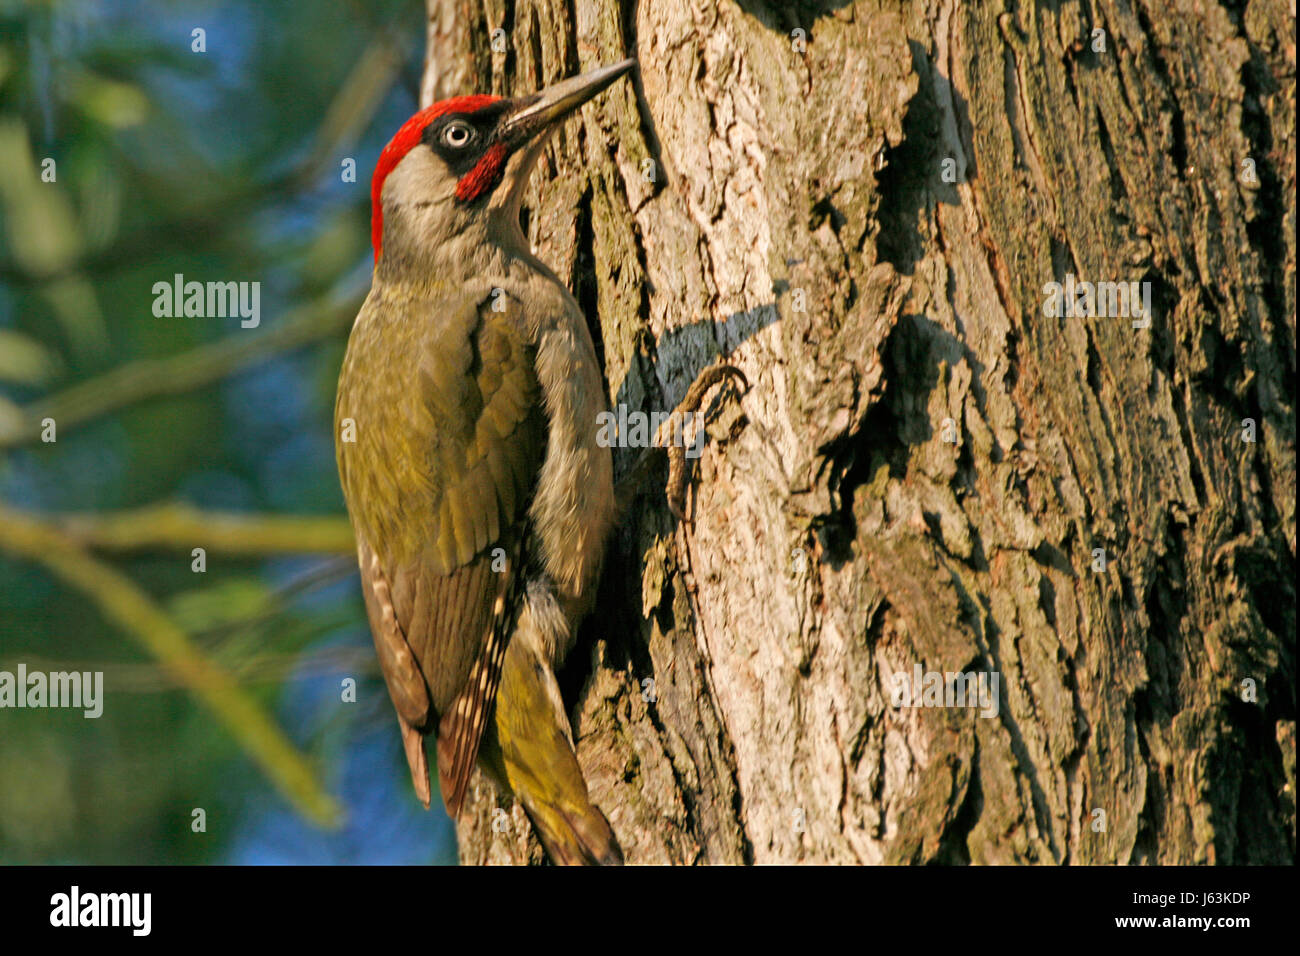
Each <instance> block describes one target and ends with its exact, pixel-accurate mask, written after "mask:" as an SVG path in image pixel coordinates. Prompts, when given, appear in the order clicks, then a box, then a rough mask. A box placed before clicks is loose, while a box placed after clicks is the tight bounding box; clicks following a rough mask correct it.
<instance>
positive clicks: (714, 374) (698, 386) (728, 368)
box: [664, 361, 749, 521]
mask: <svg viewBox="0 0 1300 956" xmlns="http://www.w3.org/2000/svg"><path fill="white" fill-rule="evenodd" d="M728 379H731V380H732V381H733V384H737V386H738V387H739V388H740V390H741V392H742V393H743V392H746V391H748V390H749V379H747V378H745V373H744V372H742V371H741V370H740V369H738V368H736V366H734V365H729V364H727V363H726V362H722V361H718V362H715V363H714V364H713V365H710V366H709V367H708V368H706V369H704V371H702V372H700V374H699V375H697V376H696V378H695V381H694V382H692V383H691V387H690V388H688V389H687V390H686V397H685V398H683V399H682V400H681V402H680V403H678V405H677V407H676V408H675V409H673V414H672V416H671V417H672V419H674V420H679V419H678V415H682V416H683V418H682V419H680V420H683V421H684V420H687V419H686V418H685V416H688V415H693V414H695V413H696V412H698V411H699V410H700V406H701V405H703V404H704V398H705V396H706V395H708V393H709V390H710V389H711V388H713V386H715V385H718V384H720V383H722V382H724V381H727V380H728ZM699 427H700V428H703V427H704V425H703V423H701V424H700V425H699ZM689 481H690V477H689V471H688V469H687V467H686V444H685V442H683V443H682V444H680V445H678V444H671V445H668V482H667V484H666V485H665V487H664V494H665V495H666V496H667V498H668V510H669V511H671V512H672V513H673V515H674V516H675V517H676V518H677V519H678V520H680V521H689V520H690V519H689V518H687V516H686V488H687V485H688V484H689Z"/></svg>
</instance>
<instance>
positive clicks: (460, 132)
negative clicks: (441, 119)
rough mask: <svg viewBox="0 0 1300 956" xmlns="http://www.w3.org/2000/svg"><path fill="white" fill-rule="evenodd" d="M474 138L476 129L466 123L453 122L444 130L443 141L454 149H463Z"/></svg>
mask: <svg viewBox="0 0 1300 956" xmlns="http://www.w3.org/2000/svg"><path fill="white" fill-rule="evenodd" d="M473 138H474V130H473V129H471V128H470V127H468V126H466V125H465V124H464V123H451V124H449V125H448V126H447V128H446V129H444V130H443V131H442V141H443V143H445V144H446V145H448V146H450V147H451V148H452V149H461V148H462V147H464V146H468V145H469V141H470V140H472V139H473Z"/></svg>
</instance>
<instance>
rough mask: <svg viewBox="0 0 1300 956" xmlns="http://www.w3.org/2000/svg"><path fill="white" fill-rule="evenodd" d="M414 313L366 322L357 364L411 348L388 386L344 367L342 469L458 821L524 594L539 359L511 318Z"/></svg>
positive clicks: (540, 417)
mask: <svg viewBox="0 0 1300 956" xmlns="http://www.w3.org/2000/svg"><path fill="white" fill-rule="evenodd" d="M511 304H512V305H514V303H511ZM516 308H517V306H516ZM411 311H412V312H413V313H414V314H410V315H407V316H403V317H402V318H403V319H406V320H407V322H408V323H409V324H403V323H402V322H401V321H399V322H398V323H395V324H390V325H389V326H388V327H387V328H386V329H383V330H380V329H377V328H375V327H374V325H373V323H372V324H371V326H369V327H367V326H366V325H365V324H364V322H363V320H364V311H363V316H362V317H361V318H359V319H358V324H357V328H356V330H355V331H354V334H353V342H351V343H350V344H349V356H348V359H349V360H351V359H353V354H352V352H353V349H354V348H356V349H358V350H359V352H358V355H357V358H358V359H360V358H361V356H362V355H363V354H364V353H365V351H366V350H368V349H370V350H373V349H376V348H377V347H379V346H383V347H385V348H387V349H389V350H391V349H396V350H397V352H391V351H390V352H389V353H388V354H390V355H392V356H393V361H392V362H391V363H390V366H391V368H392V369H394V371H393V372H392V373H390V374H389V375H387V376H386V377H385V378H384V379H383V380H375V379H374V378H373V376H372V377H371V378H370V379H369V380H367V381H364V382H363V381H362V380H360V379H359V378H357V377H355V376H350V375H349V371H350V368H356V367H360V368H366V367H371V368H373V367H374V364H375V363H373V362H372V363H368V365H367V364H366V363H362V362H357V363H356V364H355V365H353V363H352V362H351V361H345V368H344V375H343V377H342V378H341V380H340V392H339V409H338V411H337V413H336V414H337V415H338V416H339V417H345V411H346V410H345V409H344V401H345V396H346V400H347V401H348V403H349V406H350V407H354V408H364V409H366V410H367V416H366V420H365V421H364V422H363V421H362V420H360V419H358V420H357V422H356V441H355V443H354V444H352V446H351V447H347V446H345V445H344V444H340V446H339V449H340V450H339V459H340V474H341V476H342V478H343V484H344V491H345V494H346V495H347V498H348V504H349V510H350V511H351V512H352V517H353V524H354V526H355V527H356V530H357V537H358V546H359V548H360V549H361V552H362V560H361V574H362V583H363V588H364V589H365V591H366V603H367V609H368V612H369V617H370V623H371V629H372V632H373V633H374V637H375V644H376V649H377V650H378V652H379V659H380V663H381V666H382V667H383V669H384V675H385V678H386V680H387V682H388V686H389V692H390V695H391V696H392V698H393V703H394V705H395V706H396V708H397V711H398V715H399V717H400V718H401V721H402V725H403V733H404V734H407V731H408V728H409V727H413V728H415V729H416V730H420V731H423V732H429V731H435V732H436V734H437V737H438V776H439V778H440V782H441V787H442V794H443V800H444V802H445V803H446V805H447V809H448V811H449V812H450V813H451V814H452V816H453V817H455V816H456V815H457V813H458V812H459V810H460V805H461V802H462V801H463V799H464V794H465V789H466V787H467V785H468V783H469V778H470V776H471V774H472V773H473V769H474V763H475V758H476V756H477V753H478V746H479V741H480V740H481V738H482V735H483V730H484V727H485V726H486V723H487V719H488V717H489V716H490V714H491V711H492V705H493V702H494V700H495V697H496V690H497V685H498V682H499V680H500V673H501V662H502V660H503V658H504V655H505V649H506V644H507V642H508V640H509V636H510V634H509V629H510V626H511V624H512V622H513V613H514V610H515V606H516V603H517V600H518V597H519V594H518V589H519V588H520V587H521V586H522V581H523V573H522V571H523V568H522V565H523V561H524V557H523V544H524V542H525V540H526V518H527V506H528V502H529V500H530V498H531V494H532V490H533V487H534V484H535V482H536V478H537V474H538V472H539V470H540V468H541V464H542V459H543V456H544V454H545V442H546V419H545V415H544V413H543V410H542V405H541V396H540V389H539V387H538V383H537V374H536V369H535V367H534V356H533V350H532V348H531V347H530V346H528V345H527V344H526V343H525V342H524V340H523V337H522V336H521V335H520V334H519V332H518V330H517V329H516V327H515V326H514V324H513V322H511V321H510V320H509V319H508V317H507V315H506V314H504V313H499V312H494V311H492V309H491V308H490V307H489V304H488V303H487V302H485V303H481V304H480V303H474V302H470V301H466V302H465V303H464V304H463V305H462V306H460V307H459V308H451V309H446V310H442V311H443V315H441V316H438V317H435V318H433V319H430V317H429V316H428V315H427V314H425V315H419V314H418V313H419V312H420V311H422V310H420V309H419V308H418V307H413V308H412V310H411ZM516 314H517V313H516ZM420 323H425V324H423V325H421V324H420ZM413 331H414V332H420V333H422V334H419V335H418V336H413V335H411V334H410V333H411V332H413ZM404 333H405V334H404ZM380 336H383V338H382V339H381V338H380ZM371 354H374V353H373V352H372V353H371ZM403 373H404V374H403ZM345 382H347V383H348V385H349V387H348V388H347V389H346V390H345V387H344V383H345ZM361 388H364V389H365V390H366V391H365V393H364V394H362V393H361V392H360V391H359V389H361ZM367 550H369V551H372V552H373V555H374V558H373V560H370V561H367V560H366V553H365V552H366V551H367ZM422 686H423V687H427V697H426V698H424V699H423V700H421V696H420V694H419V689H420V688H421V687H422ZM407 755H408V759H410V760H411V763H412V767H411V769H412V774H413V776H414V777H415V778H416V788H417V791H419V790H420V789H421V781H420V779H419V778H421V777H423V778H424V780H425V783H424V785H423V786H424V794H427V786H428V785H427V768H426V767H425V766H424V765H423V763H422V759H423V754H422V752H421V753H420V754H419V755H418V760H417V757H416V756H413V754H412V747H411V746H410V745H409V743H408V747H407ZM417 762H419V763H420V765H419V766H417ZM422 796H423V794H422ZM423 798H424V799H426V800H427V796H423Z"/></svg>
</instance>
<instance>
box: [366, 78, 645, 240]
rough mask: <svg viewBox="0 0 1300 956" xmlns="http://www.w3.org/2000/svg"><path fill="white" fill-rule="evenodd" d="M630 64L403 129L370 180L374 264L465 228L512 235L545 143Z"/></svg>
mask: <svg viewBox="0 0 1300 956" xmlns="http://www.w3.org/2000/svg"><path fill="white" fill-rule="evenodd" d="M635 64H636V61H635V60H624V61H623V62H621V63H615V64H614V65H613V66H606V67H602V68H601V69H598V70H593V71H591V72H590V73H584V74H583V75H582V76H577V77H574V78H572V79H568V80H565V81H563V82H561V83H557V84H555V85H554V86H551V87H548V88H547V89H545V90H542V91H541V92H540V93H534V94H532V95H531V96H522V97H518V98H515V99H503V98H501V97H497V96H459V97H455V98H453V99H448V100H442V101H441V102H438V103H435V104H433V105H432V106H430V107H427V108H425V109H423V110H420V112H418V113H416V114H415V115H414V116H412V117H411V118H410V119H409V120H407V121H406V122H405V123H404V124H403V125H402V128H401V129H399V130H398V131H397V134H396V135H395V136H394V137H393V138H392V139H391V140H390V141H389V143H388V145H387V146H385V147H384V150H383V152H382V153H380V154H379V161H378V163H376V165H375V175H374V178H373V179H372V180H371V186H370V200H371V226H370V228H371V240H372V242H373V243H374V247H375V262H376V263H377V264H378V263H379V262H380V261H381V259H383V258H384V257H385V256H389V257H393V256H399V255H400V256H403V257H410V258H413V259H423V258H425V257H426V256H427V255H429V254H430V253H431V252H432V251H435V250H436V249H437V248H438V247H439V246H440V245H441V244H442V243H444V242H446V241H447V240H448V239H451V238H453V237H455V236H456V235H458V234H461V233H463V232H465V231H466V229H467V228H469V227H470V226H472V225H475V224H477V225H480V226H482V227H483V228H486V229H489V230H490V229H492V228H493V227H496V228H497V229H500V230H505V231H506V232H507V233H509V232H510V231H511V230H513V233H516V234H517V233H518V232H519V202H520V199H521V197H522V195H523V190H524V186H525V185H526V184H527V181H528V175H529V173H530V172H531V171H532V168H533V165H534V164H535V162H536V160H537V157H538V155H539V154H540V153H541V149H542V146H543V145H544V144H545V141H546V135H547V133H548V132H550V131H551V130H552V129H554V128H555V127H556V126H558V125H559V124H560V122H562V121H563V120H564V118H565V117H566V116H568V115H569V114H570V113H572V112H573V111H574V110H575V109H577V108H578V107H579V106H581V105H582V104H583V103H585V102H586V101H587V100H589V99H591V98H592V97H593V96H595V95H596V94H597V93H599V92H600V91H601V90H603V89H605V88H606V87H607V86H609V85H610V84H611V83H613V82H614V81H615V80H616V79H618V78H619V77H620V76H622V75H623V74H624V73H626V72H628V70H630V69H631V68H632V67H633V66H634V65H635Z"/></svg>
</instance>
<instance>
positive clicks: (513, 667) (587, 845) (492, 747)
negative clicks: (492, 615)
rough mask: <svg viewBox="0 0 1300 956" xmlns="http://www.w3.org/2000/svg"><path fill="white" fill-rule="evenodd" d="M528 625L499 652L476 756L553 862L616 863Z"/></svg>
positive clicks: (614, 844) (615, 850) (610, 836)
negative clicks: (497, 677) (492, 699)
mask: <svg viewBox="0 0 1300 956" xmlns="http://www.w3.org/2000/svg"><path fill="white" fill-rule="evenodd" d="M529 630H530V629H528V628H527V627H521V628H520V629H519V630H518V631H517V632H516V633H515V635H514V637H513V638H512V639H511V641H510V646H509V648H507V650H506V657H505V661H504V663H503V665H502V670H501V688H500V690H499V692H498V693H497V701H496V714H495V717H494V720H493V722H492V724H491V725H490V726H489V728H488V734H487V735H486V736H485V738H484V741H483V748H484V749H483V751H482V752H481V753H480V762H481V763H482V764H483V765H484V766H485V767H486V768H487V769H488V770H489V772H490V773H491V774H492V776H494V777H496V778H497V780H498V782H499V783H501V784H503V785H505V786H507V787H508V788H509V789H510V790H511V791H512V792H513V793H514V795H515V796H516V797H518V798H519V802H520V803H522V804H523V806H524V810H526V811H527V812H528V817H529V819H531V820H532V821H533V826H534V827H536V829H537V835H538V837H539V839H541V841H542V846H544V847H545V848H546V852H547V854H548V855H549V856H550V858H551V860H552V861H553V862H554V863H557V864H560V865H564V866H573V865H582V864H603V865H619V864H621V863H622V862H623V851H622V850H621V849H620V848H619V845H618V840H617V839H615V837H614V831H613V830H612V829H610V826H609V821H608V820H606V819H605V815H604V814H603V813H601V812H600V810H599V809H597V808H596V807H595V806H594V805H593V804H592V802H591V798H590V797H589V796H588V794H587V782H586V781H585V780H584V779H583V776H582V768H581V767H579V766H578V757H577V754H575V753H574V751H573V744H572V742H571V741H570V737H569V723H568V718H567V717H566V716H565V714H564V705H563V703H562V701H561V699H560V688H559V685H558V684H557V683H556V681H555V675H554V673H553V672H552V671H551V668H550V664H549V662H548V661H546V660H545V659H544V657H543V656H542V654H541V653H540V652H539V649H538V647H537V644H536V642H535V641H533V640H530V637H531V636H532V635H531V634H530V633H529Z"/></svg>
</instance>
